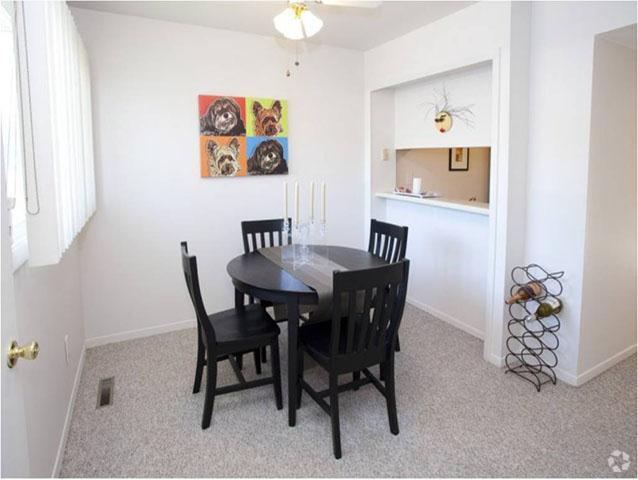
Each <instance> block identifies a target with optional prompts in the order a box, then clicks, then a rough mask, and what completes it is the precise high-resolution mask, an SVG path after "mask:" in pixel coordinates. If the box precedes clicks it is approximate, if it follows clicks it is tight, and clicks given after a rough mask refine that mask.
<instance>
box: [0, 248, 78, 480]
mask: <svg viewBox="0 0 638 480" xmlns="http://www.w3.org/2000/svg"><path fill="white" fill-rule="evenodd" d="M14 285H15V301H16V311H17V319H18V332H19V335H20V337H19V339H18V340H19V341H20V342H21V343H28V342H31V341H33V340H36V341H38V342H39V344H40V354H39V355H38V358H37V359H36V360H35V361H33V362H29V364H28V365H25V364H22V365H20V366H19V367H20V370H19V374H20V375H21V376H22V382H23V384H24V385H25V387H24V393H25V395H24V398H25V414H26V419H27V439H28V445H29V465H30V468H31V472H30V474H31V475H32V476H37V477H48V476H51V475H52V474H53V473H55V472H54V467H58V468H59V466H60V464H59V463H58V464H57V465H56V460H57V461H58V462H59V461H61V458H58V456H59V455H60V453H63V452H60V451H59V447H60V442H61V439H62V438H63V436H64V435H65V434H66V432H65V430H64V429H65V421H66V418H67V414H68V408H69V404H70V402H71V400H72V392H73V387H74V382H75V381H76V375H77V373H78V368H79V367H80V366H81V365H80V359H81V354H82V351H83V348H84V322H83V320H82V300H81V293H82V292H81V287H80V255H79V251H78V241H77V240H76V241H75V242H74V243H73V244H72V245H71V247H70V248H69V249H68V250H67V251H66V253H65V254H64V256H63V257H62V260H61V262H60V263H58V264H57V265H52V266H48V267H29V266H28V265H24V266H22V267H21V268H20V269H19V270H18V271H16V273H15V275H14ZM65 335H68V336H69V362H68V363H67V361H66V354H65V346H64V336H65ZM6 340H7V341H8V339H6ZM3 441H5V439H4V438H3ZM62 446H63V445H62Z"/></svg>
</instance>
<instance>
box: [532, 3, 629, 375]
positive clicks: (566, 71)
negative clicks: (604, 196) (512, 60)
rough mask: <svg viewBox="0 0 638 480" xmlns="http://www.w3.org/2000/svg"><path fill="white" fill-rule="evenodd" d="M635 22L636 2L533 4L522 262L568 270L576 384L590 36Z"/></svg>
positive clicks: (564, 344)
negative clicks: (524, 228)
mask: <svg viewBox="0 0 638 480" xmlns="http://www.w3.org/2000/svg"><path fill="white" fill-rule="evenodd" d="M635 22H636V4H635V3H634V2H534V3H533V4H532V22H531V57H530V78H529V83H530V115H529V158H528V169H527V178H528V182H527V192H526V194H527V211H526V217H527V229H526V234H525V236H526V239H525V258H526V260H527V261H528V262H536V263H539V264H541V265H544V266H545V267H547V268H549V269H556V270H565V272H566V274H565V278H564V283H565V291H564V294H563V300H564V304H565V307H564V310H563V313H562V314H561V319H562V327H561V330H560V331H559V338H560V342H561V346H560V348H559V350H558V355H559V369H560V370H559V374H560V376H561V378H563V379H564V380H567V381H569V382H571V383H577V381H578V374H579V371H578V348H579V344H580V331H581V318H582V311H581V304H582V298H583V297H582V288H583V259H584V255H585V232H586V205H587V178H588V171H589V170H588V158H589V148H590V141H589V139H590V137H589V133H590V111H591V100H592V72H593V58H594V35H595V34H597V33H601V32H604V31H608V30H611V29H614V28H618V27H622V26H625V25H627V24H630V23H635Z"/></svg>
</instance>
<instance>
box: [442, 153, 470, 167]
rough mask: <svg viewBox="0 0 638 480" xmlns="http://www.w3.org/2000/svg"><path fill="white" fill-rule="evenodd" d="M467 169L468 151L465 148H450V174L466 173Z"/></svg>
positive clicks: (468, 163) (468, 164)
mask: <svg viewBox="0 0 638 480" xmlns="http://www.w3.org/2000/svg"><path fill="white" fill-rule="evenodd" d="M444 155H445V154H444ZM443 158H445V157H443ZM469 169H470V149H469V148H466V147H454V148H450V153H449V166H448V170H449V171H450V172H467V171H468V170H469Z"/></svg>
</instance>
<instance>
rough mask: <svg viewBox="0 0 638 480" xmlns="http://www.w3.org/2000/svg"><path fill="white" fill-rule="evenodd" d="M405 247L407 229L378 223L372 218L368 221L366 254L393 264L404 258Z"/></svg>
mask: <svg viewBox="0 0 638 480" xmlns="http://www.w3.org/2000/svg"><path fill="white" fill-rule="evenodd" d="M407 246H408V227H400V226H398V225H393V224H392V223H386V222H380V221H379V220H375V219H374V218H373V219H372V220H371V221H370V241H369V243H368V252H370V253H371V254H373V255H375V256H377V257H379V258H382V259H383V260H385V261H386V262H388V263H395V262H398V261H400V260H403V259H404V258H405V251H406V248H407Z"/></svg>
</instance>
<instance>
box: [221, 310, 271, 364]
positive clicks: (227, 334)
mask: <svg viewBox="0 0 638 480" xmlns="http://www.w3.org/2000/svg"><path fill="white" fill-rule="evenodd" d="M208 320H209V321H210V323H211V324H212V325H213V328H214V330H215V337H216V341H217V353H218V355H221V354H226V353H229V352H230V353H234V352H237V351H239V350H250V349H251V348H256V347H257V346H261V345H267V344H269V343H270V341H271V340H272V338H273V337H277V335H279V333H280V330H279V327H278V326H277V324H276V323H275V321H274V320H273V319H272V317H271V316H270V315H268V313H267V312H266V311H265V310H264V309H263V308H262V307H261V306H260V305H258V304H252V305H246V306H245V307H244V310H243V312H239V313H238V312H237V311H236V310H235V309H234V308H231V309H229V310H224V311H221V312H217V313H214V314H212V315H209V316H208Z"/></svg>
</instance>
